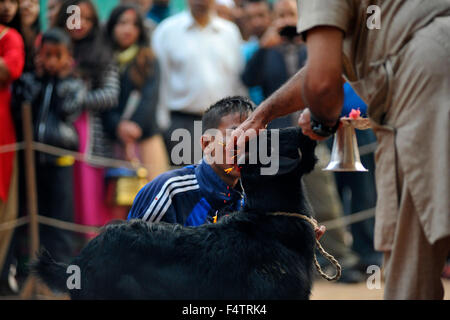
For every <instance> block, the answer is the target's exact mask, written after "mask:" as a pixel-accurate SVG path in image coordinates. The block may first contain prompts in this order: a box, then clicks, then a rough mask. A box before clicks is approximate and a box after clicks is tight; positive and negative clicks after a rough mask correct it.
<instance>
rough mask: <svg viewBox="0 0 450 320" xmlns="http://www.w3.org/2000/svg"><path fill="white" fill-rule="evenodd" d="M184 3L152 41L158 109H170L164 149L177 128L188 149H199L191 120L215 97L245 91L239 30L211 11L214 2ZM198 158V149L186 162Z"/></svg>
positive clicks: (198, 0) (211, 102) (170, 144)
mask: <svg viewBox="0 0 450 320" xmlns="http://www.w3.org/2000/svg"><path fill="white" fill-rule="evenodd" d="M188 3H189V10H187V11H184V12H182V13H179V14H177V15H174V16H172V17H170V18H167V19H166V20H164V21H163V22H162V23H161V24H160V25H158V27H157V29H156V30H155V32H154V34H153V40H152V47H153V49H154V51H155V53H156V55H157V57H158V60H159V62H160V65H161V87H160V102H159V104H160V108H161V110H167V111H170V128H169V129H168V130H167V132H166V137H165V139H166V143H167V145H168V150H169V153H171V150H172V148H173V146H174V145H176V143H177V142H173V141H171V134H172V132H173V131H174V130H176V129H178V128H185V129H187V130H188V131H189V133H190V134H191V137H192V139H191V142H192V144H191V150H192V151H193V150H194V146H195V147H196V148H200V145H198V146H197V143H196V142H197V141H199V138H200V137H199V136H200V135H201V132H199V136H198V137H194V121H200V120H201V117H202V114H203V112H204V111H205V110H206V108H208V106H210V105H212V104H213V103H214V102H215V101H218V100H220V99H221V98H223V97H226V96H233V95H238V94H241V95H242V94H244V93H245V88H244V86H243V85H242V83H241V81H240V73H241V71H242V70H243V60H242V56H241V51H240V46H241V43H242V38H241V34H240V32H239V29H238V28H237V26H236V25H235V24H234V23H232V22H230V21H227V20H225V19H222V18H219V17H217V16H216V15H215V13H214V11H213V9H214V0H189V1H188ZM160 119H161V120H163V119H162V118H160ZM194 141H195V142H194ZM182 157H183V158H184V157H185V155H183V156H182ZM189 157H191V155H189ZM199 160H201V152H200V155H199V158H198V159H193V160H192V159H191V160H190V162H198V161H199ZM179 164H181V163H179ZM185 164H186V163H185Z"/></svg>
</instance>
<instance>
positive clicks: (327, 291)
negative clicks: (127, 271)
mask: <svg viewBox="0 0 450 320" xmlns="http://www.w3.org/2000/svg"><path fill="white" fill-rule="evenodd" d="M444 288H445V298H444V299H445V300H450V280H445V281H444ZM10 299H13V300H17V299H18V298H17V297H1V296H0V300H10ZM38 299H42V300H47V299H50V300H53V299H67V297H64V296H59V297H50V296H48V295H40V296H39V297H38ZM311 299H312V300H381V299H383V285H382V286H381V289H378V290H377V289H374V290H369V289H368V288H367V286H366V284H365V283H359V284H339V283H330V282H327V281H325V280H317V281H316V282H315V283H314V287H313V292H312V296H311Z"/></svg>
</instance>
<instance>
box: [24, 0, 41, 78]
mask: <svg viewBox="0 0 450 320" xmlns="http://www.w3.org/2000/svg"><path fill="white" fill-rule="evenodd" d="M39 12H40V5H39V0H19V13H20V20H21V31H22V36H23V39H24V42H25V69H24V71H25V72H28V71H33V70H34V60H35V55H36V47H37V43H36V42H37V41H39V39H40V32H41V25H40V19H39Z"/></svg>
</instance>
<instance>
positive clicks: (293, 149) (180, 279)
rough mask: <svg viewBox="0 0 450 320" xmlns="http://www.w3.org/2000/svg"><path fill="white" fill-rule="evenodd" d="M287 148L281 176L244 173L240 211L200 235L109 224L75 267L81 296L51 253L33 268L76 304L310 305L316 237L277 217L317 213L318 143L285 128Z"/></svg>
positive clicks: (167, 227) (254, 169)
mask: <svg viewBox="0 0 450 320" xmlns="http://www.w3.org/2000/svg"><path fill="white" fill-rule="evenodd" d="M280 146H281V148H280V156H281V159H280V161H281V162H280V172H279V173H278V174H277V175H274V176H261V175H260V174H259V169H260V168H261V165H243V168H242V183H243V187H244V190H245V192H246V196H247V203H246V206H245V208H244V210H242V211H241V212H236V213H232V214H230V215H228V216H225V217H223V218H222V219H220V221H219V222H218V223H216V224H209V225H203V226H200V227H195V228H194V227H182V226H180V225H174V224H167V223H157V224H146V223H144V222H142V221H131V222H126V223H122V224H115V225H110V226H107V227H106V228H105V230H104V232H102V233H101V234H100V235H99V236H97V237H96V238H94V239H93V240H92V241H90V242H89V244H88V245H87V246H86V247H85V248H84V249H83V250H82V252H81V254H80V255H79V256H78V257H76V258H75V259H74V260H73V261H72V262H71V264H73V265H77V266H79V267H80V270H81V289H73V290H68V289H67V287H66V279H67V277H68V276H69V275H68V274H66V266H64V265H62V264H58V263H56V262H55V261H53V259H52V258H51V257H50V255H49V254H48V253H46V252H45V251H44V253H42V254H41V255H40V256H39V258H38V260H37V261H35V262H34V264H33V265H32V269H33V270H34V272H35V273H36V274H37V275H38V276H39V277H40V278H41V279H42V280H43V281H44V282H45V283H46V284H48V285H49V287H50V288H51V289H53V290H59V291H63V292H69V293H70V295H71V297H72V298H73V299H170V300H172V299H188V300H191V299H308V298H309V295H310V290H311V285H312V270H313V255H314V241H315V235H314V231H313V229H312V227H311V226H310V225H309V224H308V223H307V222H305V221H303V220H301V219H298V218H295V217H287V216H274V215H271V214H270V213H271V212H277V211H289V212H298V213H302V214H306V215H308V216H309V215H311V209H310V207H309V205H308V202H307V200H306V198H305V196H304V192H303V188H302V185H301V176H302V175H303V174H304V173H307V172H309V171H311V170H312V169H313V167H314V164H315V162H316V159H315V157H314V148H315V142H313V141H311V140H309V139H308V138H306V137H305V136H303V135H302V134H301V132H300V130H299V129H285V130H282V131H281V133H280ZM299 149H300V151H301V154H302V156H301V157H300V155H299V151H298V150H299Z"/></svg>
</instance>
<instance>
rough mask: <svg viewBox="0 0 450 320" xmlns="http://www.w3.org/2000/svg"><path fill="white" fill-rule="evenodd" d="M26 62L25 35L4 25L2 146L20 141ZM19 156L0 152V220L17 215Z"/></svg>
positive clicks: (0, 250) (0, 45)
mask: <svg viewBox="0 0 450 320" xmlns="http://www.w3.org/2000/svg"><path fill="white" fill-rule="evenodd" d="M0 2H1V1H0ZM0 7H1V5H0ZM24 61H25V52H24V44H23V40H22V37H21V35H20V34H19V33H18V32H17V31H16V30H15V29H14V28H9V27H7V26H5V25H3V24H0V146H4V145H9V144H13V143H15V142H16V137H15V132H14V125H13V120H12V117H11V106H10V103H11V83H12V82H13V81H14V80H16V79H18V78H19V77H20V75H21V73H22V69H23V66H24ZM15 156H16V155H15V152H6V153H0V223H4V222H7V221H10V220H14V219H16V217H17V168H16V165H15ZM12 233H13V230H7V231H0V271H1V270H2V268H3V263H4V259H5V256H6V253H7V251H8V248H9V243H10V241H11V236H12Z"/></svg>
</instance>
